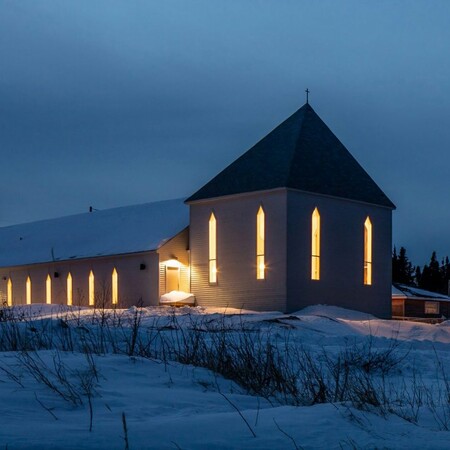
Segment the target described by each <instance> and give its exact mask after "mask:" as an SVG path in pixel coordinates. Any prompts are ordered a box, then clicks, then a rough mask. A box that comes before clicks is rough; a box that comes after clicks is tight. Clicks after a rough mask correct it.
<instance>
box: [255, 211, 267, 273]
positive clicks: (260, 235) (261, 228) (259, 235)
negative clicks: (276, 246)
mask: <svg viewBox="0 0 450 450" xmlns="http://www.w3.org/2000/svg"><path fill="white" fill-rule="evenodd" d="M264 241H265V216H264V210H263V208H262V206H260V207H259V210H258V214H257V215H256V279H257V280H264V277H265V268H266V267H265V262H264Z"/></svg>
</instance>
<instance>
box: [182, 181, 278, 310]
mask: <svg viewBox="0 0 450 450" xmlns="http://www.w3.org/2000/svg"><path fill="white" fill-rule="evenodd" d="M261 205H262V206H263V208H264V212H265V230H266V239H265V264H266V271H265V279H264V280H257V279H256V214H257V212H258V209H259V207H260V206H261ZM211 212H214V215H215V217H216V220H217V270H218V273H217V284H212V285H211V284H209V273H208V264H209V254H208V248H209V241H208V233H209V218H210V215H211ZM189 233H190V252H191V291H192V292H193V293H194V294H195V296H196V299H197V303H198V304H199V305H201V306H213V307H214V306H218V307H231V308H244V309H255V310H278V311H284V310H285V309H286V245H285V242H286V190H285V189H277V190H273V191H265V192H257V193H250V194H241V195H236V196H229V197H221V198H218V199H211V200H204V201H198V202H194V203H193V204H191V205H190V231H189Z"/></svg>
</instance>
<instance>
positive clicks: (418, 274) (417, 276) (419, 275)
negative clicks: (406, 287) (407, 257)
mask: <svg viewBox="0 0 450 450" xmlns="http://www.w3.org/2000/svg"><path fill="white" fill-rule="evenodd" d="M421 280H422V271H421V270H420V266H416V271H415V275H414V284H415V285H416V286H420V283H421Z"/></svg>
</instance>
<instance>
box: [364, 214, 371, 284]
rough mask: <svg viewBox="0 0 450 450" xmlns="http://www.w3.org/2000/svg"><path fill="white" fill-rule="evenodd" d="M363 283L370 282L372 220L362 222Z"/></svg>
mask: <svg viewBox="0 0 450 450" xmlns="http://www.w3.org/2000/svg"><path fill="white" fill-rule="evenodd" d="M364 284H366V285H368V286H370V285H371V284H372V222H371V221H370V218H369V217H367V219H366V221H365V222H364Z"/></svg>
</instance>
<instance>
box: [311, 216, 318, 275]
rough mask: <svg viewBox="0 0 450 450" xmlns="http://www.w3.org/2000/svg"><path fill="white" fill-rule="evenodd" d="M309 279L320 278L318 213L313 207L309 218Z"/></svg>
mask: <svg viewBox="0 0 450 450" xmlns="http://www.w3.org/2000/svg"><path fill="white" fill-rule="evenodd" d="M311 230H312V231H311V279H312V280H320V214H319V210H318V209H317V208H315V209H314V211H313V213H312V218H311Z"/></svg>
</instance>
